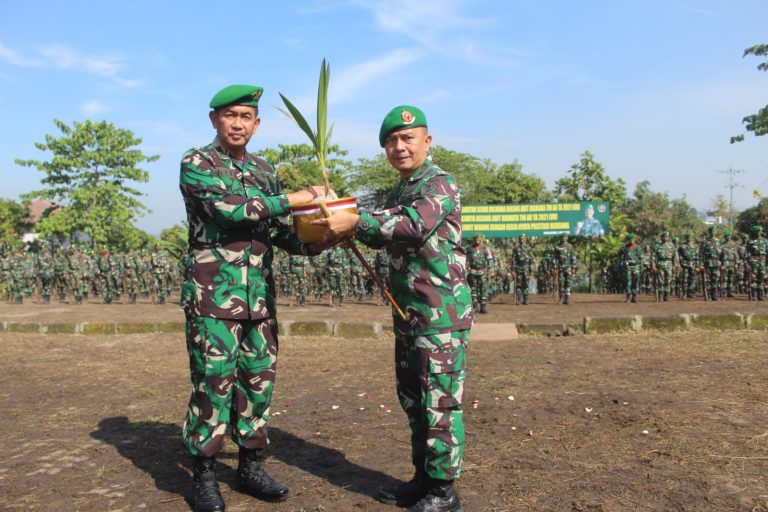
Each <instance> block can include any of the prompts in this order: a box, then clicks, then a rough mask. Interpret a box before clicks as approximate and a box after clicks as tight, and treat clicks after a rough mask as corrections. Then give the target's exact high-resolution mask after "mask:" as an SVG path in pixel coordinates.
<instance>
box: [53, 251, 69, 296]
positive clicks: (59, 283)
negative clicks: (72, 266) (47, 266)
mask: <svg viewBox="0 0 768 512" xmlns="http://www.w3.org/2000/svg"><path fill="white" fill-rule="evenodd" d="M68 273H69V261H68V260H67V255H66V254H64V251H63V250H60V251H58V252H57V253H56V255H55V256H54V258H53V286H54V287H55V288H56V295H57V298H58V300H59V302H64V300H65V299H66V298H67V288H68V287H69V282H68V279H67V278H68Z"/></svg>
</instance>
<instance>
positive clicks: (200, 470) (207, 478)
mask: <svg viewBox="0 0 768 512" xmlns="http://www.w3.org/2000/svg"><path fill="white" fill-rule="evenodd" d="M192 470H193V476H192V478H193V480H194V481H195V497H194V506H195V512H221V511H223V510H224V498H222V497H221V491H219V480H218V478H217V477H216V459H214V458H213V457H210V458H208V457H195V464H194V467H193V468H192Z"/></svg>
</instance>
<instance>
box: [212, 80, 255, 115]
mask: <svg viewBox="0 0 768 512" xmlns="http://www.w3.org/2000/svg"><path fill="white" fill-rule="evenodd" d="M263 92H264V89H263V88H261V87H257V86H255V85H230V86H227V87H225V88H223V89H222V90H220V91H219V92H217V93H216V95H215V96H214V97H213V99H211V103H210V107H211V108H212V109H214V110H216V109H219V108H223V107H226V106H228V105H244V106H246V107H254V108H258V107H259V98H261V93H263Z"/></svg>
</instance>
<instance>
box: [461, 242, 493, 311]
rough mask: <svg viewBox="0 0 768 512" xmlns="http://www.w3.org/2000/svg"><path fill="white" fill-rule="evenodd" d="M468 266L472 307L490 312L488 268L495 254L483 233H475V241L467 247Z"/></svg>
mask: <svg viewBox="0 0 768 512" xmlns="http://www.w3.org/2000/svg"><path fill="white" fill-rule="evenodd" d="M466 253H467V268H468V270H469V275H468V276H467V279H468V281H469V288H470V290H471V291H472V292H471V293H472V307H473V308H474V309H475V311H477V310H478V309H479V310H480V313H487V312H488V282H487V281H488V270H489V268H490V267H491V262H492V261H493V255H492V254H491V250H490V249H489V248H488V246H487V245H485V244H484V243H483V237H482V235H475V237H474V239H473V243H472V244H471V245H470V246H469V247H468V248H467V250H466Z"/></svg>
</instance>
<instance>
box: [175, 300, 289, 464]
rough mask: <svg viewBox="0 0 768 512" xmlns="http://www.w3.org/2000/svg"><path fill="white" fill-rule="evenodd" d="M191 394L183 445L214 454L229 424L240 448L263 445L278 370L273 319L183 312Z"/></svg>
mask: <svg viewBox="0 0 768 512" xmlns="http://www.w3.org/2000/svg"><path fill="white" fill-rule="evenodd" d="M186 333H187V351H188V353H189V369H190V375H191V380H192V386H193V391H192V396H191V397H190V399H189V409H188V410H187V414H186V417H185V419H184V430H183V439H184V445H185V446H186V448H187V450H188V451H189V452H190V453H191V454H192V455H200V456H204V457H212V456H214V455H216V454H217V453H218V452H219V451H220V450H221V448H222V446H223V444H224V434H225V431H226V428H227V425H230V426H231V428H232V430H231V432H232V439H233V440H234V441H235V443H237V444H238V445H239V446H242V447H244V448H248V449H252V448H265V447H266V446H267V420H268V419H269V404H270V401H271V400H272V389H273V387H274V383H275V372H276V370H277V347H278V342H277V322H276V321H275V320H274V319H265V320H261V321H248V320H245V321H238V320H225V319H220V318H207V317H199V316H192V315H188V316H187V325H186Z"/></svg>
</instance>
